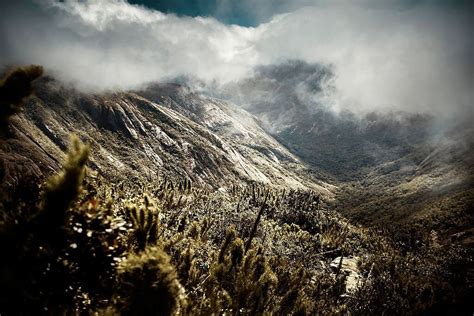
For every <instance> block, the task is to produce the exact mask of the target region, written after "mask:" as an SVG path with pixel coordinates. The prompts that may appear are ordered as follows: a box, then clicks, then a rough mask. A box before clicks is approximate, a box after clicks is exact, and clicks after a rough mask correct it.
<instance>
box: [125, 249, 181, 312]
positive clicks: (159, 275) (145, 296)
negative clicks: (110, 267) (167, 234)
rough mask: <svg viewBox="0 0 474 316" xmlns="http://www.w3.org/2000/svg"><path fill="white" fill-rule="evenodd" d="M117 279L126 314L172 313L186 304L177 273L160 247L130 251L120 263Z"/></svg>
mask: <svg viewBox="0 0 474 316" xmlns="http://www.w3.org/2000/svg"><path fill="white" fill-rule="evenodd" d="M118 279H119V298H118V300H119V301H120V302H121V312H122V313H124V314H126V315H173V314H174V313H176V312H177V311H178V310H179V309H180V308H182V307H183V306H184V305H185V299H184V289H183V287H182V286H181V284H180V282H179V280H178V274H177V273H176V270H175V268H174V266H173V265H172V264H171V263H170V258H169V257H168V255H167V254H166V253H165V252H164V251H163V250H162V249H161V248H158V247H147V248H146V249H145V250H144V251H142V252H140V253H138V254H137V253H132V254H130V255H129V256H128V257H127V259H126V260H124V261H123V262H121V264H120V266H119V269H118Z"/></svg>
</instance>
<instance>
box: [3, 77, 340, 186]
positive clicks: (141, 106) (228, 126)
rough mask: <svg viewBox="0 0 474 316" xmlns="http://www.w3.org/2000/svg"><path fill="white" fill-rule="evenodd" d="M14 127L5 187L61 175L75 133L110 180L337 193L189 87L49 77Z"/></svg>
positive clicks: (242, 117) (251, 122) (241, 116)
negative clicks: (101, 85) (68, 82)
mask: <svg viewBox="0 0 474 316" xmlns="http://www.w3.org/2000/svg"><path fill="white" fill-rule="evenodd" d="M11 129H12V132H13V134H14V135H15V137H11V138H8V139H7V140H6V142H5V144H3V146H2V151H1V153H0V155H1V156H0V157H1V161H2V165H3V166H4V168H2V169H3V170H4V175H3V179H2V184H3V185H6V186H8V185H12V184H13V183H15V181H18V179H19V177H20V176H24V175H27V174H31V175H34V176H40V175H44V174H50V173H51V172H53V171H54V170H57V169H58V168H59V161H58V160H60V159H61V157H62V156H63V154H62V152H63V151H64V150H65V149H66V147H67V143H68V139H69V134H70V133H76V134H78V135H79V136H80V137H81V139H82V140H84V141H86V142H88V143H90V145H91V147H92V155H91V161H90V166H91V167H92V168H93V169H95V170H96V171H97V172H99V173H100V174H102V175H103V176H104V177H106V178H108V179H115V180H121V179H122V180H123V179H130V178H141V179H148V180H149V181H152V180H153V179H155V178H156V177H158V176H161V177H163V176H166V175H169V176H179V177H185V178H189V179H191V180H192V181H193V182H195V183H196V184H199V185H202V186H207V187H209V188H214V189H217V188H220V187H222V186H229V185H231V184H233V183H237V184H240V183H250V182H260V183H272V184H274V185H276V186H278V185H280V186H290V187H293V188H312V189H314V190H316V191H319V192H324V194H326V195H329V194H330V190H331V189H332V188H333V187H334V186H331V185H329V184H327V183H325V182H323V181H318V180H317V179H316V178H315V177H313V176H311V174H312V172H311V171H310V170H309V169H308V168H307V167H306V165H305V164H304V163H302V162H301V160H300V159H299V158H298V157H296V156H295V155H294V154H292V153H290V152H289V151H288V150H287V149H286V148H285V147H284V146H282V145H281V144H280V143H279V142H278V141H277V140H275V139H274V138H273V137H272V136H270V135H269V134H268V133H267V132H266V131H265V130H264V129H263V128H262V126H261V123H260V122H259V121H258V120H257V119H256V118H255V117H254V116H252V115H251V114H249V113H247V112H246V111H244V110H241V109H238V108H236V107H233V106H231V105H229V104H227V103H226V102H224V101H222V100H218V99H214V98H210V97H204V96H202V95H199V94H197V93H194V92H192V91H191V90H190V89H189V88H188V87H186V86H183V85H177V84H160V85H153V86H150V87H148V88H147V89H144V90H143V91H130V92H110V93H101V94H93V93H83V92H78V91H76V90H74V89H72V88H68V87H66V86H64V85H62V84H61V83H59V82H58V81H56V80H53V79H51V78H43V79H41V80H39V81H38V82H37V83H36V95H35V97H33V98H31V99H30V100H29V101H28V103H27V105H26V107H25V109H24V111H23V112H22V113H21V114H20V115H19V116H17V117H15V118H14V119H12V124H11Z"/></svg>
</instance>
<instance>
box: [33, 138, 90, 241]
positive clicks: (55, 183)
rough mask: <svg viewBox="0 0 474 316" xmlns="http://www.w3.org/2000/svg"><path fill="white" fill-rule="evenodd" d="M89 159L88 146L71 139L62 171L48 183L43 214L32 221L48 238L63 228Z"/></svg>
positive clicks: (42, 209) (41, 206) (41, 212)
mask: <svg viewBox="0 0 474 316" xmlns="http://www.w3.org/2000/svg"><path fill="white" fill-rule="evenodd" d="M88 156H89V146H88V145H84V144H83V143H82V142H81V141H80V139H79V138H78V137H77V136H74V135H73V136H71V146H70V148H69V151H68V153H67V156H66V160H65V162H64V164H63V169H62V170H61V171H60V172H59V173H58V174H57V175H55V176H52V177H51V178H49V180H48V181H47V182H46V184H45V187H44V191H43V194H42V197H41V199H42V201H41V205H40V212H39V213H38V215H37V216H36V217H35V218H34V220H33V221H32V223H33V225H34V226H35V227H37V228H38V229H40V230H42V231H43V232H44V233H45V234H46V235H48V234H51V233H53V232H55V231H56V230H57V229H60V228H61V227H62V226H63V225H64V222H65V219H66V215H67V210H68V209H69V207H70V206H71V204H72V203H73V201H74V200H75V199H76V198H77V197H78V195H79V193H80V190H81V185H82V181H83V179H84V168H85V164H86V162H87V158H88Z"/></svg>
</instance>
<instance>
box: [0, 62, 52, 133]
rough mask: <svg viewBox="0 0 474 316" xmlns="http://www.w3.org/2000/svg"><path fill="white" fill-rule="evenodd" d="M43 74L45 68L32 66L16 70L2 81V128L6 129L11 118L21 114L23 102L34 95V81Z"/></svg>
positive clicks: (0, 93)
mask: <svg viewBox="0 0 474 316" xmlns="http://www.w3.org/2000/svg"><path fill="white" fill-rule="evenodd" d="M42 74H43V67H41V66H37V65H30V66H24V67H19V68H16V69H14V70H12V71H10V72H9V73H7V74H6V75H5V76H4V77H3V79H2V80H1V81H0V127H1V128H2V129H5V128H6V126H7V123H8V120H9V118H10V117H11V116H12V115H14V114H16V113H18V112H20V111H21V107H22V104H23V100H24V99H25V98H26V97H28V96H30V95H31V94H32V93H33V86H32V81H33V80H35V79H37V78H38V77H40V76H41V75H42Z"/></svg>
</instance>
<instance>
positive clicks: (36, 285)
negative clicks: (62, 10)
mask: <svg viewBox="0 0 474 316" xmlns="http://www.w3.org/2000/svg"><path fill="white" fill-rule="evenodd" d="M290 66H291V67H289V68H288V67H286V68H285V67H283V69H273V68H270V69H267V70H268V71H267V70H265V68H263V70H265V71H263V73H264V74H265V76H270V78H266V77H265V76H264V78H263V79H262V78H260V79H258V80H257V79H255V80H254V81H252V82H251V83H247V85H248V86H247V88H245V89H246V90H245V91H247V90H248V92H249V94H246V95H247V97H248V98H250V100H251V101H252V100H253V101H252V102H249V103H245V104H244V103H239V102H240V101H239V100H237V99H235V98H230V97H229V96H228V95H227V96H225V93H229V90H227V91H226V90H225V89H224V90H218V89H216V90H215V91H214V92H213V93H209V90H208V89H207V90H206V89H201V90H199V92H197V91H198V90H196V89H195V88H193V87H192V84H189V83H186V82H182V83H181V84H176V83H174V84H173V83H168V84H164V83H161V84H151V85H149V86H148V87H146V88H143V89H140V90H135V91H115V92H102V93H93V92H84V91H82V92H80V91H77V90H75V89H74V88H71V87H68V86H66V85H64V84H63V83H61V82H59V81H57V80H55V79H52V78H41V79H38V80H36V81H35V82H34V87H35V90H36V93H35V95H34V96H32V97H31V98H30V99H29V100H28V102H27V104H26V105H25V107H24V110H23V112H22V113H16V111H15V112H14V115H13V116H11V115H10V116H9V117H8V120H7V122H8V123H9V125H8V126H7V127H6V128H5V127H4V128H3V129H2V131H4V130H5V133H4V134H2V135H1V143H0V161H1V165H0V167H1V168H0V171H1V174H0V176H1V178H2V184H1V187H0V198H1V199H0V215H1V217H0V246H1V248H2V249H4V252H5V253H6V254H8V255H7V256H6V258H5V260H2V262H0V272H1V273H0V284H1V285H2V286H1V289H2V290H1V291H0V292H1V293H0V310H2V311H3V310H5V311H12V312H13V311H15V312H18V310H20V311H22V312H24V313H25V314H30V313H33V314H34V313H36V312H37V311H51V312H53V313H54V312H57V313H61V312H62V313H68V312H79V311H82V312H83V311H87V312H90V311H92V312H97V313H98V314H101V313H112V314H114V313H116V314H117V313H119V311H125V312H128V313H129V314H150V313H149V312H148V311H162V308H163V306H164V307H166V309H167V312H166V314H170V315H171V314H218V313H222V311H224V312H226V313H227V312H229V313H233V312H234V311H239V312H242V313H243V314H247V313H248V314H265V313H269V314H272V313H273V314H307V315H313V314H317V313H320V312H321V311H322V312H324V313H329V314H332V313H334V314H339V313H343V314H354V315H380V314H394V313H402V314H411V313H414V314H417V313H433V312H439V313H445V314H459V313H462V312H465V311H469V313H468V314H470V313H471V310H472V308H471V305H470V304H469V302H470V301H469V298H470V297H472V293H473V290H474V289H473V288H472V284H474V283H473V278H474V268H473V266H472V262H473V260H472V258H473V255H474V254H473V253H472V246H473V230H472V227H473V226H474V225H473V224H474V219H473V216H472V207H471V206H472V203H473V201H474V190H473V177H472V173H470V171H471V170H473V168H474V161H473V157H474V155H473V150H472V148H473V146H472V141H469V139H470V136H471V135H472V134H471V132H470V129H469V128H463V129H458V130H456V129H454V130H451V132H450V133H444V134H443V135H442V137H438V139H437V140H436V141H433V137H432V136H433V135H432V134H430V133H428V130H429V126H431V118H430V117H429V116H419V115H411V114H406V113H405V114H397V115H390V116H387V115H381V114H369V115H366V116H362V117H360V116H356V115H355V114H351V113H343V114H336V113H334V112H331V111H330V110H329V109H327V108H324V104H315V103H313V102H311V100H310V99H311V98H310V99H307V98H306V99H305V98H301V95H300V94H301V91H305V90H307V89H308V87H303V88H301V85H300V84H298V82H303V83H304V85H307V84H314V83H315V82H316V84H315V85H313V86H312V89H314V91H322V88H323V86H322V81H321V80H322V79H321V78H323V77H324V76H322V75H320V74H321V72H322V73H324V74H326V73H327V72H326V70H324V67H320V66H313V67H309V71H305V69H306V68H307V67H306V66H307V65H306V64H301V63H300V64H298V63H296V64H294V65H291V64H290ZM295 67H296V68H295ZM25 69H27V68H25ZM288 69H290V70H291V71H290V73H292V72H297V73H301V74H302V76H303V78H304V77H309V78H310V79H308V80H307V82H306V81H305V80H303V79H302V77H299V76H296V77H295V78H293V77H292V76H289V74H288V72H287V71H286V70H288ZM295 69H296V70H295ZM22 72H24V70H21V69H20V70H19V71H17V73H22ZM314 72H316V73H315V74H314ZM14 73H15V72H13V74H14ZM275 74H276V75H278V76H277V77H278V78H279V79H278V80H283V81H284V80H286V79H285V78H286V77H288V76H289V78H290V79H291V80H290V81H291V82H294V83H295V85H293V86H292V85H291V84H290V83H289V84H282V85H280V83H278V80H276V79H272V77H271V76H274V75H275ZM10 77H12V75H10ZM318 78H319V79H318ZM27 79H28V78H27ZM32 79H34V78H30V79H28V80H27V81H28V83H29V82H30V81H31V80H32ZM318 80H319V81H318ZM5 82H6V81H2V82H1V83H0V87H2V89H3V93H4V92H5V91H4V90H8V91H10V90H9V89H5V88H4V87H5ZM262 82H263V83H262ZM233 84H237V86H235V87H239V83H233ZM241 84H242V83H241ZM244 85H245V82H244V84H243V85H240V87H242V86H244ZM230 86H231V85H229V86H228V87H227V88H229V87H230ZM251 86H254V87H255V90H254V93H255V94H256V95H257V96H258V97H255V95H252V94H251V92H252V89H251ZM24 87H26V88H27V89H24V90H23V92H25V93H24V94H23V93H22V95H29V94H30V93H31V89H30V87H29V86H28V84H27V85H25V86H24ZM275 87H277V88H276V89H274V88H275ZM298 87H299V88H298ZM259 89H260V90H262V89H263V92H262V91H260V90H259ZM301 89H303V90H301ZM0 90H1V89H0ZM236 91H237V90H236ZM298 91H299V92H298ZM262 94H263V95H264V96H260V95H262ZM304 95H305V94H304ZM272 96H273V97H275V98H272ZM260 97H261V98H262V99H261V100H262V102H259V100H260V99H259V98H260ZM264 99H267V100H268V102H263V101H264ZM2 100H3V99H2ZM12 104H13V103H12V102H10V101H8V102H4V103H2V105H8V106H9V107H8V108H7V110H9V109H10V108H12ZM13 105H15V106H17V107H19V105H21V100H20V101H18V105H16V104H13ZM8 114H10V113H8ZM274 120H275V121H274ZM461 131H463V132H462V133H465V134H464V135H463V134H462V133H461ZM71 133H75V134H76V135H78V136H79V137H80V138H81V139H82V140H83V141H84V142H87V143H89V144H90V153H89V147H88V146H85V145H84V144H82V143H81V141H80V140H79V139H78V138H74V137H73V138H71V141H69V136H70V134H71ZM65 154H66V156H65ZM63 158H66V159H63ZM86 166H87V168H86ZM58 171H59V172H58ZM44 180H46V181H44ZM190 180H191V181H190ZM40 183H44V184H43V185H41V187H40V186H39V184H40ZM157 302H158V303H157Z"/></svg>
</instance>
